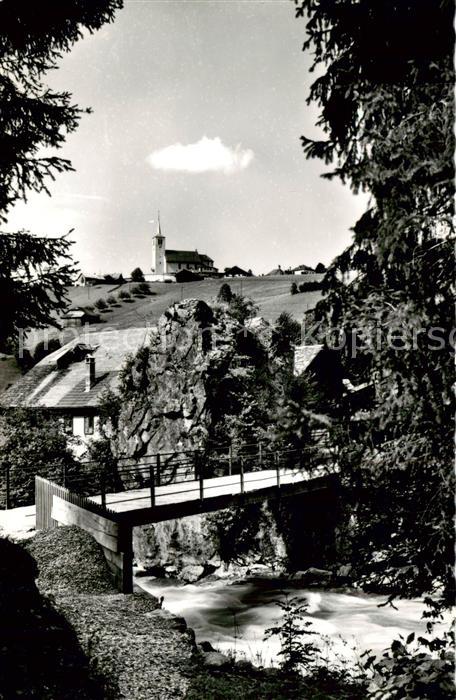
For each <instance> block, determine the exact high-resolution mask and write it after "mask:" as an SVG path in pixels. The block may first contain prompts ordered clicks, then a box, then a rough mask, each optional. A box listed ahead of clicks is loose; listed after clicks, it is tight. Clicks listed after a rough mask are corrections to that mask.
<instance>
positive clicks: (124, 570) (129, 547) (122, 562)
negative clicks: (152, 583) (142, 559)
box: [103, 525, 133, 593]
mask: <svg viewBox="0 0 456 700" xmlns="http://www.w3.org/2000/svg"><path fill="white" fill-rule="evenodd" d="M118 543H119V547H118V548H119V550H120V551H117V552H113V551H112V550H111V549H108V548H107V547H103V551H104V555H105V557H106V561H107V562H108V566H109V569H110V570H111V573H112V575H113V577H114V581H115V583H116V586H117V588H118V589H119V591H120V592H121V593H132V592H133V537H132V528H131V527H128V526H126V525H121V526H120V528H119V539H118Z"/></svg>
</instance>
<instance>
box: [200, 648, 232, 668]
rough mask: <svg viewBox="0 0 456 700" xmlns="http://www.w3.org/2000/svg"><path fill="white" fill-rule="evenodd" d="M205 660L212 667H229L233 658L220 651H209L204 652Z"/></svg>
mask: <svg viewBox="0 0 456 700" xmlns="http://www.w3.org/2000/svg"><path fill="white" fill-rule="evenodd" d="M202 657H203V662H204V664H205V665H206V666H209V667H210V668H227V667H228V666H231V660H230V659H229V658H228V656H225V654H221V653H220V652H219V651H207V652H204V653H203V654H202Z"/></svg>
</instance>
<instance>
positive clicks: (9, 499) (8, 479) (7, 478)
mask: <svg viewBox="0 0 456 700" xmlns="http://www.w3.org/2000/svg"><path fill="white" fill-rule="evenodd" d="M10 508H11V489H10V465H9V463H6V510H9V509H10Z"/></svg>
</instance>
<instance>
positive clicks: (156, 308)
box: [68, 274, 322, 328]
mask: <svg viewBox="0 0 456 700" xmlns="http://www.w3.org/2000/svg"><path fill="white" fill-rule="evenodd" d="M321 277H322V275H316V274H313V275H306V276H305V277H298V276H296V277H294V276H293V277H291V276H284V275H281V276H278V277H246V278H242V279H241V278H239V279H232V280H225V281H227V282H228V284H229V285H230V286H231V288H232V290H233V291H234V292H236V293H238V294H240V293H242V294H244V295H245V296H247V297H250V298H251V299H253V301H254V302H255V304H257V306H258V307H259V310H260V315H261V316H263V317H264V318H266V319H267V320H269V321H275V320H276V318H277V316H279V314H280V313H281V312H282V311H288V312H289V313H290V314H292V315H293V316H294V317H295V318H296V319H297V320H298V321H300V320H301V319H302V317H303V315H304V313H305V311H306V310H308V309H309V308H313V307H314V306H315V304H316V303H317V301H318V300H319V299H320V298H321V294H320V292H306V293H303V294H296V295H295V296H291V294H290V285H291V283H292V282H293V281H296V282H297V284H300V283H301V282H304V281H318V280H320V279H321ZM222 282H223V280H209V279H206V280H202V281H201V282H186V283H184V284H165V283H161V282H155V283H150V284H149V288H150V290H151V292H152V295H151V296H146V297H144V298H141V299H138V298H132V300H126V301H122V300H119V305H118V306H115V307H113V308H111V309H110V310H109V311H104V312H103V313H102V314H101V316H102V319H103V326H105V325H106V324H108V325H110V326H114V327H116V328H129V327H133V326H138V325H141V324H142V323H154V322H155V321H157V319H158V318H159V316H161V314H162V313H163V312H164V311H165V310H166V309H167V308H168V307H169V306H171V304H173V303H174V302H176V301H181V300H182V299H189V298H196V299H202V300H203V301H211V300H213V299H215V297H216V296H217V292H218V290H219V289H220V285H221V284H222ZM134 286H135V285H134V284H133V283H127V284H123V285H121V286H118V287H113V286H110V285H98V286H96V287H72V288H71V289H69V292H68V295H69V298H70V299H71V304H72V306H85V305H87V304H90V305H93V304H94V303H95V302H96V300H97V299H99V298H100V297H102V298H104V299H106V298H107V297H108V296H110V295H114V296H117V295H118V293H119V292H120V291H121V290H122V289H124V290H127V291H129V290H130V289H131V288H133V287H134ZM96 327H97V328H98V327H100V328H101V327H102V326H100V325H99V324H96ZM94 328H95V326H94Z"/></svg>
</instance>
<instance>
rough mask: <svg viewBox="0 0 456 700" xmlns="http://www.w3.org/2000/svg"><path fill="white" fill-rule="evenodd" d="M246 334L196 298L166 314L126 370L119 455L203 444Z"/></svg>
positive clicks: (172, 308)
mask: <svg viewBox="0 0 456 700" xmlns="http://www.w3.org/2000/svg"><path fill="white" fill-rule="evenodd" d="M242 332H243V331H242V326H240V324H239V323H237V322H236V321H235V320H233V319H232V318H231V317H230V316H229V314H227V313H226V312H224V311H223V310H219V311H218V312H217V314H215V313H214V311H213V310H212V309H211V308H210V307H209V306H208V305H207V304H206V303H205V302H203V301H198V300H196V299H188V300H186V301H183V302H181V303H180V304H175V305H174V306H172V307H171V308H170V309H169V310H168V311H167V312H166V313H165V314H163V316H161V318H160V320H159V322H158V330H157V332H156V334H155V335H153V336H152V338H151V341H150V345H149V346H147V347H144V348H142V350H141V351H140V352H139V353H138V354H137V355H136V357H135V358H134V359H132V361H131V362H130V363H129V365H128V367H127V368H126V370H125V372H124V376H123V410H122V411H121V415H120V420H119V434H118V438H117V449H118V451H119V453H120V454H122V455H127V456H129V457H134V458H135V457H144V456H146V455H150V454H154V453H157V452H162V453H163V452H165V453H166V452H174V451H179V450H185V449H194V448H199V447H201V446H202V445H203V444H205V442H206V441H207V439H208V437H209V435H210V431H211V425H212V424H213V420H214V416H213V410H214V406H215V405H216V397H217V395H218V394H219V392H220V389H221V386H222V385H223V383H224V382H225V381H226V380H227V376H229V373H230V368H231V364H232V361H233V358H234V357H235V356H236V354H238V352H239V344H240V341H241V336H242Z"/></svg>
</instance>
